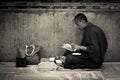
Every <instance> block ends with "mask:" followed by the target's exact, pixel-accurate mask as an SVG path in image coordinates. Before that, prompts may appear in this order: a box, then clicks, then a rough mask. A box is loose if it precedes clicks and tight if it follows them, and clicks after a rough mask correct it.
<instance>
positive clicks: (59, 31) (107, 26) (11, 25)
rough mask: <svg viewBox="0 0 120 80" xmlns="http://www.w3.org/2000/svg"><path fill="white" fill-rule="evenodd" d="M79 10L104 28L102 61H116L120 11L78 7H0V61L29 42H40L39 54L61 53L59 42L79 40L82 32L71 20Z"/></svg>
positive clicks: (119, 50) (12, 55)
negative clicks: (0, 8) (48, 8)
mask: <svg viewBox="0 0 120 80" xmlns="http://www.w3.org/2000/svg"><path fill="white" fill-rule="evenodd" d="M79 12H82V13H85V14H86V16H87V17H88V20H89V21H90V22H92V23H94V24H96V25H98V26H100V27H101V28H102V29H103V30H104V32H105V34H106V36H107V40H108V43H109V47H108V51H107V53H106V57H105V61H120V58H119V57H120V54H119V52H120V49H119V48H120V42H119V41H120V36H119V35H120V23H119V21H120V12H119V11H108V12H107V11H103V12H102V11H81V10H60V11H58V10H52V11H51V10H39V11H32V12H29V11H28V12H22V11H21V12H17V11H16V12H15V11H13V12H12V11H11V12H9V11H6V12H2V11H1V12H0V61H14V60H15V57H16V53H17V48H18V47H19V46H20V45H22V44H28V43H31V42H33V43H35V44H37V45H41V46H43V51H42V57H50V56H56V55H62V54H63V53H64V49H62V48H61V46H62V44H63V43H71V42H74V43H77V44H79V43H80V41H81V38H82V32H81V31H79V30H78V28H77V27H76V25H75V23H74V21H73V18H74V16H75V15H76V14H78V13H79Z"/></svg>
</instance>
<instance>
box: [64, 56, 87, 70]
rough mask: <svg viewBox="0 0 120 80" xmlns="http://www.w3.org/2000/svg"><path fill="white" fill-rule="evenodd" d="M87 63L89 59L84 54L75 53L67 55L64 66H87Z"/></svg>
mask: <svg viewBox="0 0 120 80" xmlns="http://www.w3.org/2000/svg"><path fill="white" fill-rule="evenodd" d="M87 63H88V59H85V58H83V57H82V56H75V55H72V54H69V55H67V56H66V60H65V63H64V67H65V68H86V64H87Z"/></svg>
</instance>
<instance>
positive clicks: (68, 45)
mask: <svg viewBox="0 0 120 80" xmlns="http://www.w3.org/2000/svg"><path fill="white" fill-rule="evenodd" d="M62 48H64V49H67V50H69V51H74V49H73V48H72V46H71V45H70V44H69V43H66V44H63V46H62Z"/></svg>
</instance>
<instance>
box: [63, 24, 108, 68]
mask: <svg viewBox="0 0 120 80" xmlns="http://www.w3.org/2000/svg"><path fill="white" fill-rule="evenodd" d="M81 46H86V47H87V50H86V51H83V50H77V51H76V52H80V53H81V54H82V55H81V56H73V55H72V54H71V53H72V52H70V51H66V52H65V56H66V57H67V58H66V62H65V66H66V67H68V68H69V66H71V65H72V67H73V64H79V66H80V68H81V65H82V68H85V67H87V68H98V67H100V66H101V65H102V63H103V61H104V56H105V52H106V50H107V47H108V44H107V40H106V36H105V34H104V32H103V31H102V29H100V28H99V27H97V26H95V25H93V24H92V23H88V25H87V26H86V27H85V28H84V33H83V39H82V41H81ZM83 65H84V66H83Z"/></svg>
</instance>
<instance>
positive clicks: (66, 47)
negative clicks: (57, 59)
mask: <svg viewBox="0 0 120 80" xmlns="http://www.w3.org/2000/svg"><path fill="white" fill-rule="evenodd" d="M62 48H64V49H66V50H69V51H72V52H73V53H72V55H81V53H78V52H74V49H73V48H72V46H71V45H70V44H69V43H66V44H63V46H62Z"/></svg>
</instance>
